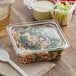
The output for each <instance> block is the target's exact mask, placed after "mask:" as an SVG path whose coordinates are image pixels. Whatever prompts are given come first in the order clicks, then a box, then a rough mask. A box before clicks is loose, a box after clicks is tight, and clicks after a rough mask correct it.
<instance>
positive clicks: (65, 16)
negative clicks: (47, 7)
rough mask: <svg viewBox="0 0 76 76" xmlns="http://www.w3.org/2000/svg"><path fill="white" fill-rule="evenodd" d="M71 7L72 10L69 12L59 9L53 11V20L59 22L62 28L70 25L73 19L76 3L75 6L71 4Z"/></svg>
mask: <svg viewBox="0 0 76 76" xmlns="http://www.w3.org/2000/svg"><path fill="white" fill-rule="evenodd" d="M60 3H65V2H60ZM69 3H70V4H71V2H69ZM71 5H72V6H71V8H70V9H69V10H67V11H64V10H59V9H54V10H51V15H52V18H53V19H55V20H57V21H58V22H59V23H60V25H61V26H66V25H68V24H69V22H70V20H71V18H72V15H73V11H74V9H75V6H76V2H73V4H71Z"/></svg>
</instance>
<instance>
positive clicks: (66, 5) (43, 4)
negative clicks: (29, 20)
mask: <svg viewBox="0 0 76 76" xmlns="http://www.w3.org/2000/svg"><path fill="white" fill-rule="evenodd" d="M53 1H54V2H53ZM24 3H25V5H27V6H28V7H30V8H31V9H32V11H33V16H34V18H35V19H36V20H47V19H50V18H52V19H55V20H57V21H58V22H59V23H60V25H62V26H65V25H68V23H69V22H70V20H71V18H72V14H73V10H74V9H75V6H76V2H73V1H60V2H56V1H55V0H29V1H28V0H24ZM49 11H50V13H49Z"/></svg>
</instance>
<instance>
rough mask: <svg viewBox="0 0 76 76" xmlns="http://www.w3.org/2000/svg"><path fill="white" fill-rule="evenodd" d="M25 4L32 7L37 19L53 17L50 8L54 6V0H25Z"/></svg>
mask: <svg viewBox="0 0 76 76" xmlns="http://www.w3.org/2000/svg"><path fill="white" fill-rule="evenodd" d="M24 4H25V5H26V6H27V7H28V8H29V9H32V12H33V16H34V19H35V20H47V19H51V18H52V16H51V14H50V10H49V9H52V8H54V2H53V0H52V2H50V0H24Z"/></svg>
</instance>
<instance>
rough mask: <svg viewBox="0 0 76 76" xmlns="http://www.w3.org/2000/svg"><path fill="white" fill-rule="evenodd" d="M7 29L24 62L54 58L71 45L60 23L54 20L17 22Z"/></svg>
mask: <svg viewBox="0 0 76 76" xmlns="http://www.w3.org/2000/svg"><path fill="white" fill-rule="evenodd" d="M7 31H8V35H9V37H10V40H11V42H12V45H13V48H14V50H15V52H16V54H18V55H19V56H20V59H21V61H22V62H23V63H31V62H39V61H50V60H54V59H56V58H58V57H59V56H60V54H61V52H62V50H64V49H65V48H68V47H69V42H68V41H67V39H66V37H65V36H64V33H63V31H62V29H61V27H60V25H59V24H58V23H57V22H56V21H54V20H49V21H48V20H45V21H35V22H29V23H22V24H15V25H14V26H13V25H11V26H8V27H7Z"/></svg>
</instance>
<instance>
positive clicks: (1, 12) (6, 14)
mask: <svg viewBox="0 0 76 76" xmlns="http://www.w3.org/2000/svg"><path fill="white" fill-rule="evenodd" d="M13 2H14V0H0V37H3V36H5V35H6V26H7V25H8V24H9V23H10V11H11V4H12V3H13Z"/></svg>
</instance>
